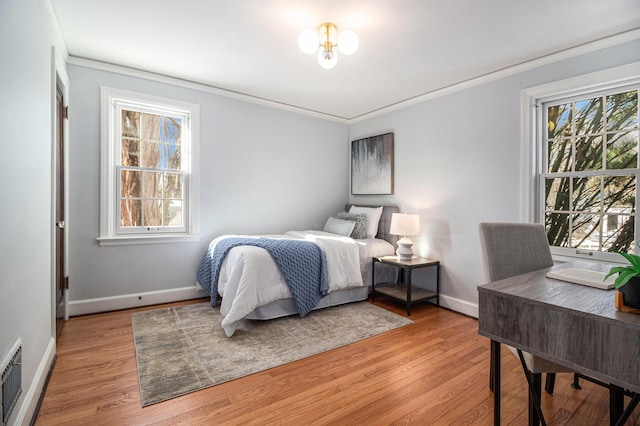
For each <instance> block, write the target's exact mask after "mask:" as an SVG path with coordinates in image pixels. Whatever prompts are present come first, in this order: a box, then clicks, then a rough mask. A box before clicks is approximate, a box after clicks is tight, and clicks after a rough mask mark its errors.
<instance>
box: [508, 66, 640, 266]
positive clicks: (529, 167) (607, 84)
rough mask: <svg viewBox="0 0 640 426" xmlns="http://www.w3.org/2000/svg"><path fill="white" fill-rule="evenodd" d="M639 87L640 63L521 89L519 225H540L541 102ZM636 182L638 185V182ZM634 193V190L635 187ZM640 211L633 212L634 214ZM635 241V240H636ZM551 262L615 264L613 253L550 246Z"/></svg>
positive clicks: (638, 224)
mask: <svg viewBox="0 0 640 426" xmlns="http://www.w3.org/2000/svg"><path fill="white" fill-rule="evenodd" d="M638 84H640V62H635V63H632V64H628V65H623V66H620V67H616V68H611V69H607V70H603V71H598V72H594V73H590V74H585V75H581V76H578V77H574V78H570V79H566V80H561V81H557V82H553V83H549V84H544V85H541V86H536V87H531V88H527V89H524V90H523V91H522V93H521V108H520V110H521V118H520V119H521V159H522V164H521V170H522V175H521V188H522V198H521V201H520V217H521V220H522V221H523V222H532V223H543V220H544V218H542V217H540V213H539V212H540V208H541V203H542V202H543V201H541V200H540V198H541V197H540V195H539V193H540V192H539V188H540V185H541V183H540V179H539V176H540V173H541V172H542V165H543V164H544V154H545V149H544V147H543V143H542V138H543V135H541V134H539V126H538V123H540V122H541V121H542V119H543V115H544V111H542V108H541V105H542V104H543V103H544V102H548V101H552V100H555V99H558V98H566V97H574V96H580V95H583V94H590V93H593V92H600V91H608V90H613V89H616V88H622V87H625V86H629V85H638ZM638 183H640V182H638ZM636 191H638V188H636ZM639 214H640V212H639V211H636V215H639ZM638 219H640V218H639V217H636V222H635V225H636V236H638V238H639V239H640V232H638V231H639V230H640V220H638ZM636 242H638V241H636ZM551 253H552V255H553V257H554V259H562V258H568V259H575V258H578V259H588V260H591V261H604V262H619V261H620V260H621V259H620V256H619V255H617V254H615V253H606V252H598V251H587V250H576V249H575V248H573V249H569V248H561V247H551Z"/></svg>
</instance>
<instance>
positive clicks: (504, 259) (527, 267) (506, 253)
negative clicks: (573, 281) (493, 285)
mask: <svg viewBox="0 0 640 426" xmlns="http://www.w3.org/2000/svg"><path fill="white" fill-rule="evenodd" d="M480 245H481V247H482V261H483V266H484V270H485V274H486V278H487V279H488V280H489V282H491V281H497V280H501V279H504V278H508V277H512V276H514V275H520V274H524V273H526V272H531V271H535V270H538V269H542V268H548V267H549V266H553V259H552V258H551V250H550V249H549V242H548V240H547V234H546V232H545V230H544V226H543V225H540V224H533V223H481V224H480Z"/></svg>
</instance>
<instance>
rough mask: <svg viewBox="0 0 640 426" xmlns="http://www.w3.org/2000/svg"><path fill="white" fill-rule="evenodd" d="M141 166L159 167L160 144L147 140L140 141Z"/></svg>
mask: <svg viewBox="0 0 640 426" xmlns="http://www.w3.org/2000/svg"><path fill="white" fill-rule="evenodd" d="M142 167H147V168H150V169H158V168H160V144H158V143H155V142H150V141H147V140H143V141H142Z"/></svg>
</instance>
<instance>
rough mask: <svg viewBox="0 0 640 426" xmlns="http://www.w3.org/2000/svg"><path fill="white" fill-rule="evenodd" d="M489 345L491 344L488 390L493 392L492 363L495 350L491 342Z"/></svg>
mask: <svg viewBox="0 0 640 426" xmlns="http://www.w3.org/2000/svg"><path fill="white" fill-rule="evenodd" d="M490 346H491V359H490V361H489V390H490V391H491V392H493V389H494V386H493V368H494V364H495V357H496V350H495V348H494V347H493V344H491V345H490Z"/></svg>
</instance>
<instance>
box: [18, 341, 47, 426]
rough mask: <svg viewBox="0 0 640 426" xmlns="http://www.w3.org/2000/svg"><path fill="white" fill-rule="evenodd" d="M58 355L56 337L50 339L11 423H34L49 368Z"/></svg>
mask: <svg viewBox="0 0 640 426" xmlns="http://www.w3.org/2000/svg"><path fill="white" fill-rule="evenodd" d="M55 356H56V339H54V338H53V337H52V338H51V339H49V344H48V345H47V349H46V350H45V352H44V356H43V357H42V360H40V364H39V365H38V369H37V370H36V374H35V376H34V378H33V381H32V382H31V386H29V389H28V390H27V392H26V393H25V394H24V399H23V400H22V405H21V406H20V410H18V412H17V413H16V416H15V417H14V420H12V419H11V418H9V424H12V425H27V424H33V421H34V420H35V416H36V415H37V414H38V412H37V411H38V405H39V404H40V395H41V394H42V393H43V392H44V388H45V383H46V382H47V378H48V377H49V369H50V368H51V364H52V363H53V360H54V358H55Z"/></svg>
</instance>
